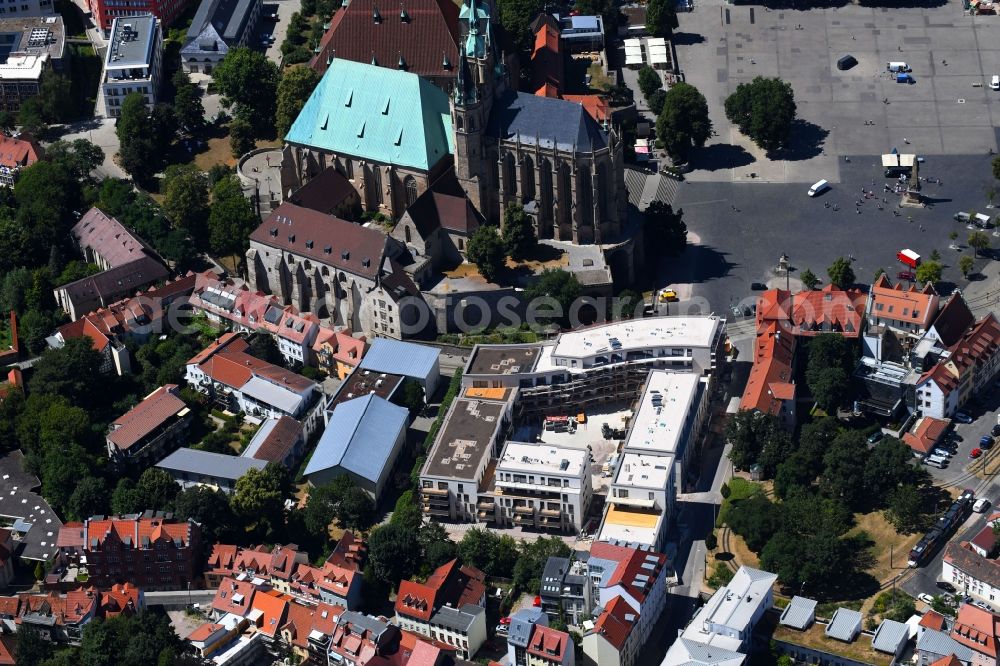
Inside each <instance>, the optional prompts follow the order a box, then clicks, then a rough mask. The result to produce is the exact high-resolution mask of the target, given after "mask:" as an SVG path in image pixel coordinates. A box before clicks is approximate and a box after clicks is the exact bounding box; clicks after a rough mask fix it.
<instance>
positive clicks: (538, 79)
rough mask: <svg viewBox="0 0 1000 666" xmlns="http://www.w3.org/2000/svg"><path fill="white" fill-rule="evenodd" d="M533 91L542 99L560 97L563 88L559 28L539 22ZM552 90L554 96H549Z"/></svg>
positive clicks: (532, 77) (533, 64)
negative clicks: (549, 90) (549, 91)
mask: <svg viewBox="0 0 1000 666" xmlns="http://www.w3.org/2000/svg"><path fill="white" fill-rule="evenodd" d="M531 74H532V76H531V90H533V91H534V92H535V94H536V95H541V96H542V97H559V95H560V93H562V87H563V54H562V40H561V39H560V36H559V28H558V27H557V26H555V25H553V24H552V23H550V22H547V21H539V22H538V24H537V28H536V30H535V46H534V48H533V49H532V51H531ZM547 89H551V91H552V92H553V93H554V94H549V93H548V92H547Z"/></svg>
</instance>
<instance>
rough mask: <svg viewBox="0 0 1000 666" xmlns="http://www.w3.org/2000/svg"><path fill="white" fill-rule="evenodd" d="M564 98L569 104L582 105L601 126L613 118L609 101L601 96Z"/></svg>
mask: <svg viewBox="0 0 1000 666" xmlns="http://www.w3.org/2000/svg"><path fill="white" fill-rule="evenodd" d="M562 98H563V99H564V100H566V101H567V102H576V103H577V104H582V105H583V110H584V111H586V112H587V114H588V115H589V116H590V117H591V118H593V119H594V121H595V122H597V123H598V124H599V125H603V124H604V123H606V122H608V120H609V119H610V118H611V109H610V108H609V107H608V101H607V100H606V99H604V97H603V96H601V95H563V96H562Z"/></svg>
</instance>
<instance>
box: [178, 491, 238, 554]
mask: <svg viewBox="0 0 1000 666" xmlns="http://www.w3.org/2000/svg"><path fill="white" fill-rule="evenodd" d="M174 514H175V515H176V516H177V518H179V519H180V520H188V519H191V520H193V521H195V522H197V523H199V524H201V530H202V539H204V541H205V542H206V543H216V542H220V541H227V540H229V539H230V538H231V535H232V533H233V526H234V525H235V524H236V516H235V515H233V510H232V508H230V506H229V496H228V495H226V493H225V492H224V491H222V490H212V489H211V488H209V487H207V486H193V487H191V488H187V489H185V490H182V491H181V492H179V493H177V496H176V497H175V498H174Z"/></svg>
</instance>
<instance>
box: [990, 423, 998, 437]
mask: <svg viewBox="0 0 1000 666" xmlns="http://www.w3.org/2000/svg"><path fill="white" fill-rule="evenodd" d="M990 434H991V435H993V436H994V437H1000V423H998V424H996V425H995V426H993V430H991V431H990Z"/></svg>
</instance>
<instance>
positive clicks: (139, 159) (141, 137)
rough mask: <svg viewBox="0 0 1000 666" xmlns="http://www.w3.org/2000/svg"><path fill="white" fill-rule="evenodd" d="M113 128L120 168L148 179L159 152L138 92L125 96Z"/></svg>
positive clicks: (151, 126)
mask: <svg viewBox="0 0 1000 666" xmlns="http://www.w3.org/2000/svg"><path fill="white" fill-rule="evenodd" d="M116 131H117V133H118V142H119V144H120V148H119V149H118V158H119V160H120V162H121V166H122V168H123V169H125V171H127V172H128V173H129V174H130V175H131V176H132V177H133V178H135V179H136V180H137V181H139V182H141V183H145V182H148V181H149V180H150V179H151V178H152V177H153V174H154V173H156V169H157V165H158V164H159V162H160V160H159V158H160V155H159V154H158V153H159V146H158V145H157V143H156V133H155V132H154V128H153V123H152V122H151V121H150V117H149V109H147V108H146V98H145V96H143V95H142V94H141V93H129V94H128V95H126V96H125V99H124V100H123V101H122V107H121V113H120V115H119V116H118V126H117V128H116Z"/></svg>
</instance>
